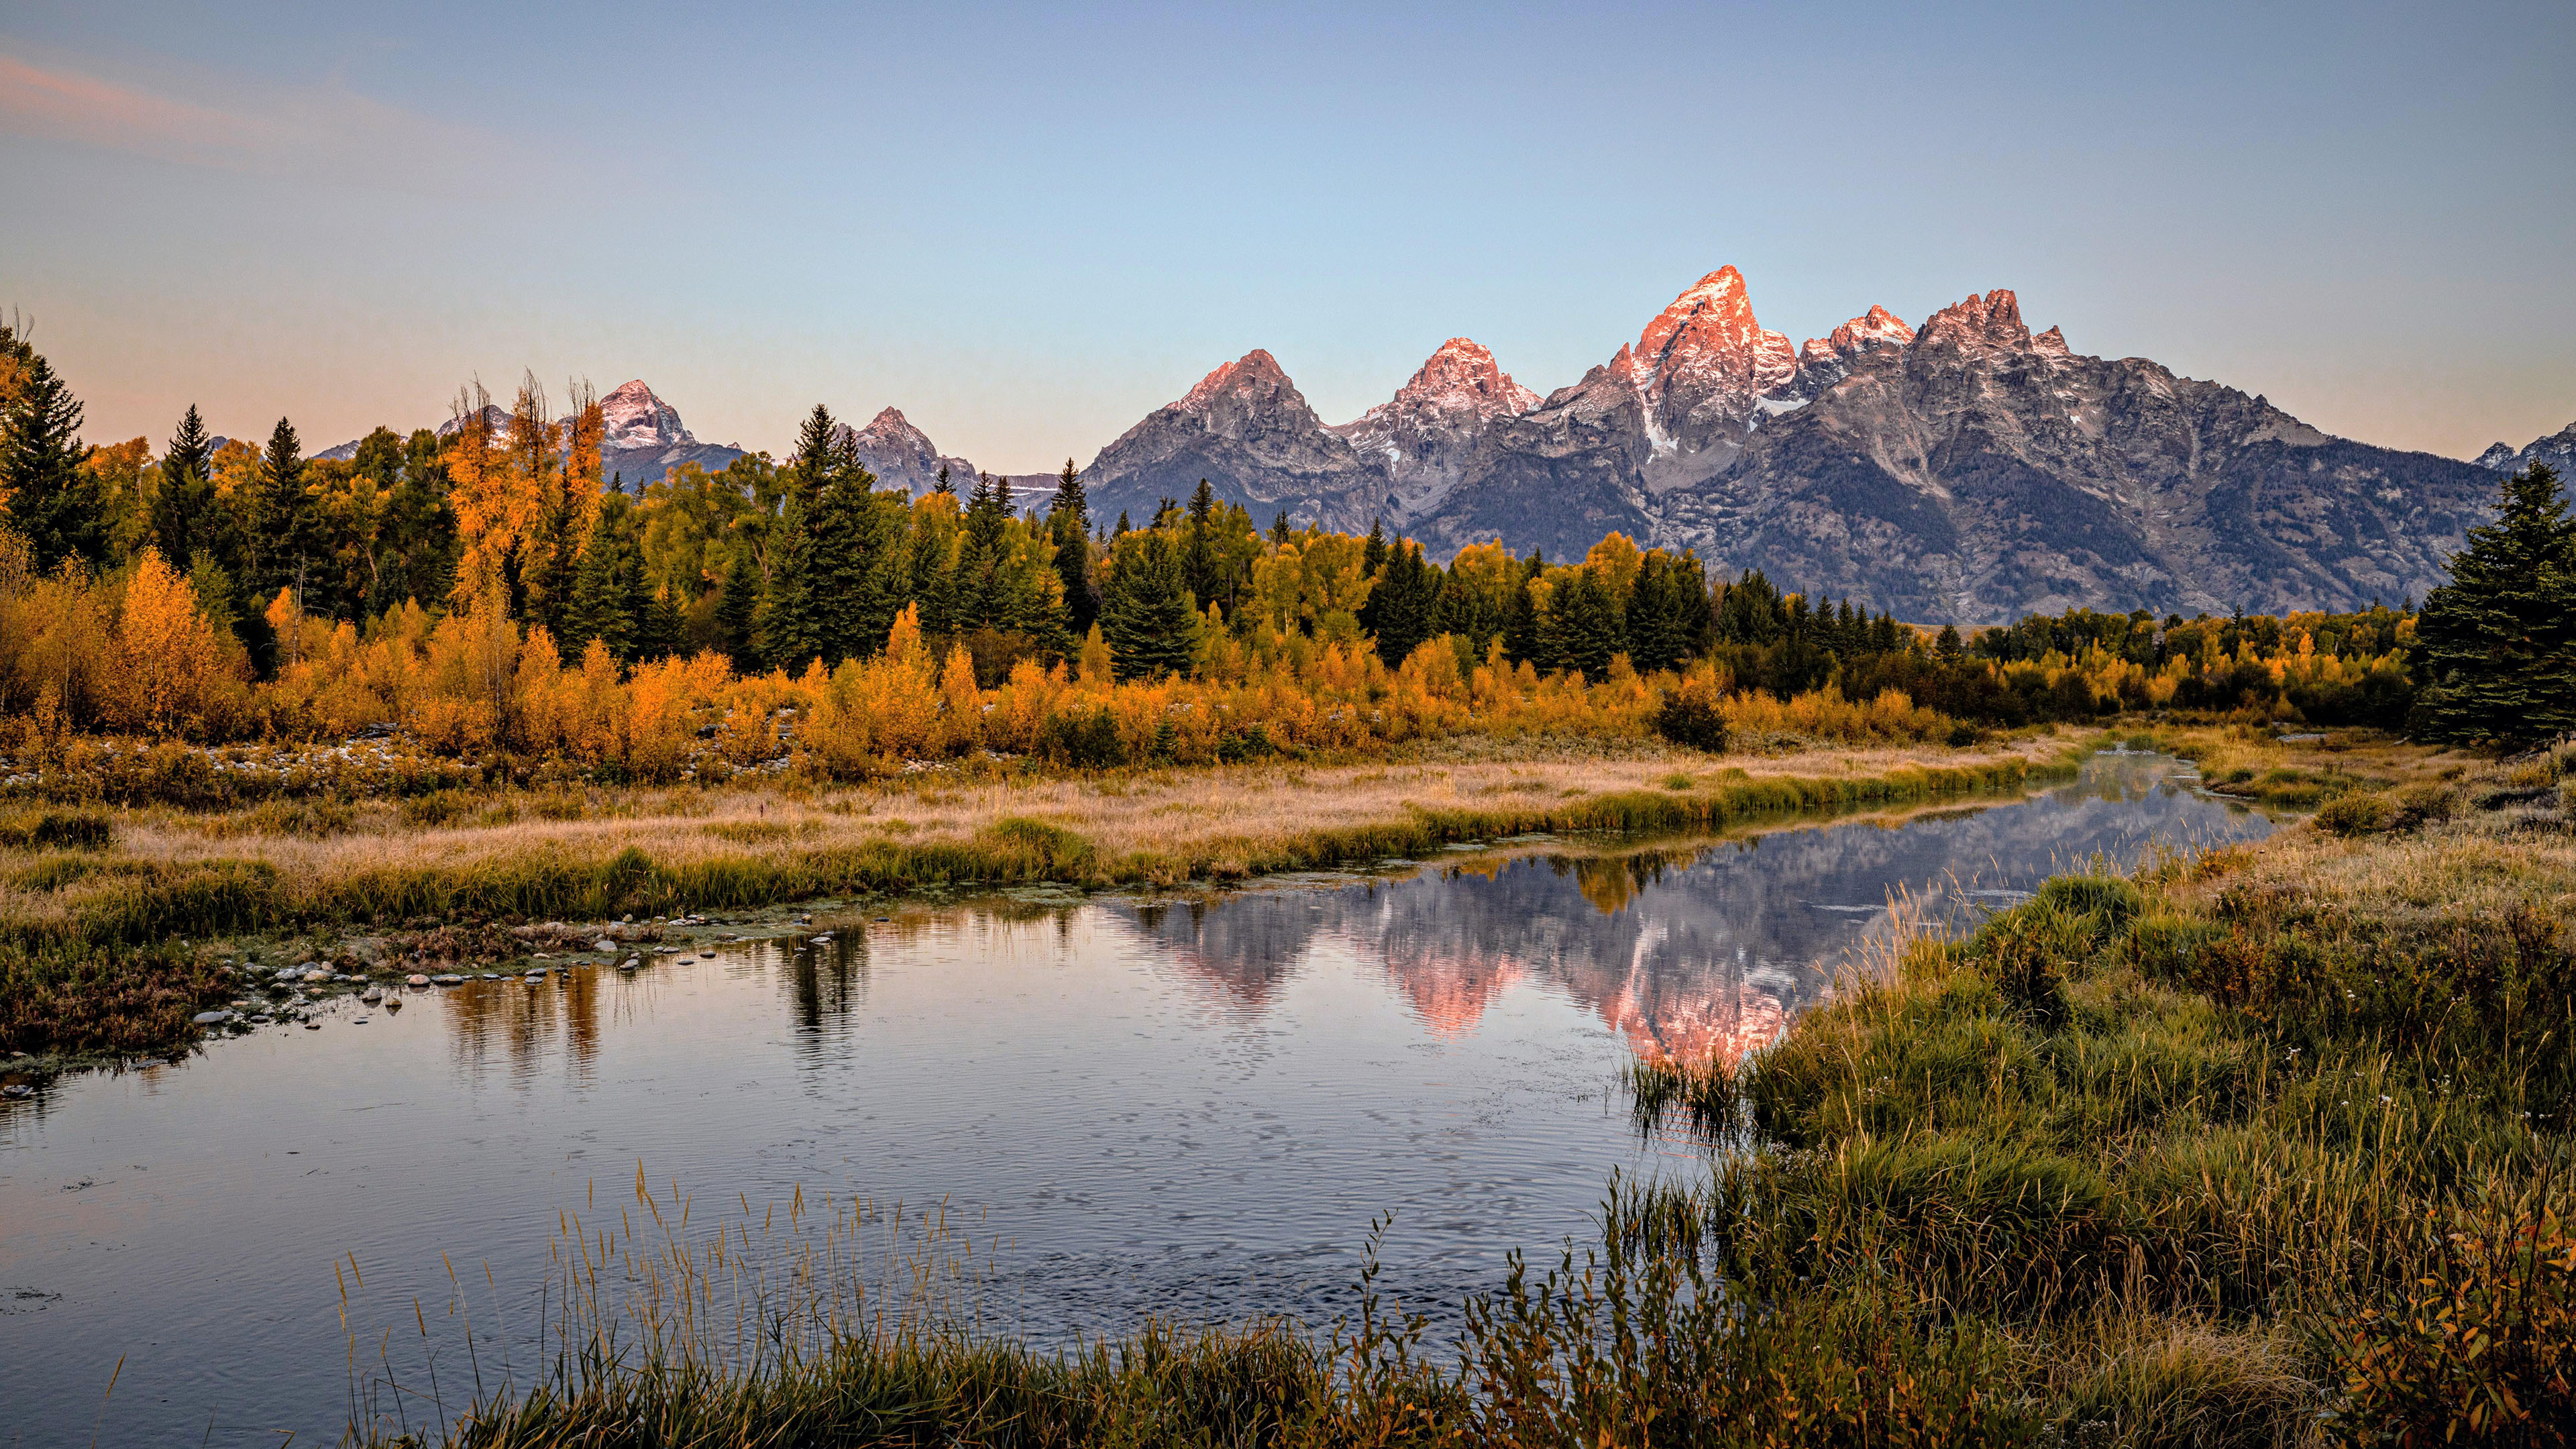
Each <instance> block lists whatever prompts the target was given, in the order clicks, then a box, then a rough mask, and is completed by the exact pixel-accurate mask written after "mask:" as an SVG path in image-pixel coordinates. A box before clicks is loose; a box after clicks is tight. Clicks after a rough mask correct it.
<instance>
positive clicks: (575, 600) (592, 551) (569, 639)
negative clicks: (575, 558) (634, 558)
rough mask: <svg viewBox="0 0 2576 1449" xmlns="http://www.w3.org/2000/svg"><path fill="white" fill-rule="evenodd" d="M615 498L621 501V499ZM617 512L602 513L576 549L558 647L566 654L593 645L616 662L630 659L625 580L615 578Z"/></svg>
mask: <svg viewBox="0 0 2576 1449" xmlns="http://www.w3.org/2000/svg"><path fill="white" fill-rule="evenodd" d="M618 497H619V500H620V501H623V499H624V497H625V495H623V494H620V495H618ZM623 511H624V510H622V509H618V508H616V507H614V506H609V507H602V508H601V509H600V510H599V520H598V522H596V523H593V524H592V525H591V527H590V538H589V539H588V540H587V541H586V542H584V543H583V544H582V549H581V557H580V561H579V562H578V563H576V564H575V565H574V568H573V585H572V599H571V602H570V604H569V606H568V607H567V608H566V609H565V611H564V632H563V639H562V641H561V643H562V647H563V649H564V652H566V653H567V654H578V653H579V652H580V651H581V650H583V649H585V648H588V647H589V645H590V641H591V640H593V639H596V640H598V641H599V642H601V643H602V644H605V645H607V646H608V652H609V653H611V654H613V655H615V656H617V657H618V658H620V659H630V658H633V657H634V653H635V615H634V612H633V607H632V604H631V601H630V598H629V588H628V580H626V579H622V578H620V577H619V576H618V575H619V573H620V569H619V567H618V565H619V564H620V562H621V561H622V560H621V559H620V558H619V553H620V549H619V547H618V544H619V540H618V537H617V531H618V530H617V522H618V515H619V514H620V513H622V512H623ZM635 572H636V573H637V574H638V575H640V574H641V573H642V572H643V571H642V570H641V569H637V570H636V571H635Z"/></svg>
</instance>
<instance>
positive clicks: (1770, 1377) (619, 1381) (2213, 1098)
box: [454, 759, 2576, 1446]
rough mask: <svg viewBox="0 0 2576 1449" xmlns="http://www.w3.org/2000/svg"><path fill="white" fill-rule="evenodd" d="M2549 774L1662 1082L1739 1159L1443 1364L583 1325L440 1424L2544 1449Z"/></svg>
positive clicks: (929, 1335)
mask: <svg viewBox="0 0 2576 1449" xmlns="http://www.w3.org/2000/svg"><path fill="white" fill-rule="evenodd" d="M2571 766H2576V761H2571V760H2568V759H2559V760H2538V761H2522V762H2518V763H2513V764H2509V765H2505V766H2493V767H2480V768H2474V769H2464V770H2463V771H2462V772H2461V773H2460V774H2459V776H2458V777H2456V778H2454V779H2451V780H2442V779H2440V778H2439V770H2438V769H2437V770H2436V771H2435V772H2434V777H2433V778H2432V779H2430V780H2426V779H2414V780H2411V781H2405V780H2392V782H2391V784H2390V787H2389V788H2387V789H2383V790H2377V791H2348V792H2346V794H2345V796H2344V798H2346V799H2353V800H2363V799H2377V800H2380V801H2383V802H2386V803H2387V805H2388V808H2387V809H2385V810H2375V809H2360V808H2355V809H2352V810H2350V811H2347V812H2346V814H2347V815H2348V816H2349V818H2348V819H2345V820H2343V821H2342V822H2340V823H2336V824H2332V825H2331V827H2330V828H2329V827H2320V826H2300V827H2294V828H2291V829H2289V830H2286V831H2283V832H2282V833H2280V834H2278V835H2276V836H2275V837H2273V838H2272V839H2271V840H2269V841H2267V842H2264V843H2262V844H2260V845H2255V846H2249V847H2241V848H2236V849H2231V850H2228V851H2224V852H2220V853H2216V854H2213V855H2210V856H2206V857H2202V858H2199V859H2197V860H2179V859H2178V860H2172V861H2168V862H2165V863H2163V864H2162V865H2160V866H2157V867H2154V868H2151V869H2149V870H2147V871H2145V872H2144V873H2142V874H2141V875H2140V876H2139V877H2137V878H2134V879H2112V878H2104V877H2083V876H2078V877H2067V878H2061V879H2059V880H2057V881H2054V882H2052V883H2051V884H2050V885H2049V886H2048V887H2047V888H2045V889H2044V890H2043V891H2042V892H2041V893H2040V894H2039V895H2038V897H2037V898H2036V899H2034V900H2032V901H2031V902H2029V903H2027V904H2025V905H2022V906H2020V907H2017V908H2015V909H2013V910H2010V911H2007V912H2005V913H2003V914H2001V915H1998V916H1996V917H1994V918H1993V919H1991V920H1990V921H1989V922H1988V923H1987V924H1986V925H1984V926H1983V927H1982V928H1981V929H1980V930H1979V931H1978V932H1977V933H1976V934H1975V935H1974V936H1972V937H1969V938H1967V939H1963V940H1958V941H1952V942H1941V941H1933V940H1919V941H1916V942H1913V943H1910V944H1908V945H1906V946H1905V947H1903V948H1902V949H1901V951H1900V953H1899V954H1898V955H1897V956H1896V957H1895V958H1894V959H1891V960H1888V961H1886V962H1883V963H1880V969H1879V970H1878V971H1877V972H1875V973H1874V974H1871V975H1869V976H1866V977H1864V978H1861V979H1855V980H1853V981H1852V982H1850V983H1848V984H1847V985H1846V987H1845V989H1843V990H1842V991H1840V992H1839V993H1838V994H1837V995H1836V997H1835V998H1834V999H1833V1000H1832V1001H1831V1002H1829V1003H1828V1004H1827V1005H1825V1006H1823V1007H1821V1008H1819V1009H1817V1010H1815V1011H1813V1012H1811V1013H1809V1014H1808V1015H1806V1016H1805V1017H1803V1018H1801V1019H1800V1020H1799V1021H1798V1022H1797V1024H1796V1025H1795V1027H1794V1028H1793V1029H1792V1030H1791V1031H1790V1032H1789V1034H1788V1035H1787V1037H1786V1038H1785V1039H1784V1041H1783V1042H1782V1043H1781V1044H1780V1045H1779V1046H1777V1047H1776V1048H1774V1049H1773V1050H1771V1051H1769V1052H1767V1053H1765V1054H1762V1055H1760V1056H1757V1057H1755V1058H1753V1059H1752V1060H1751V1061H1750V1062H1749V1063H1748V1064H1747V1065H1746V1067H1745V1068H1744V1069H1743V1070H1742V1071H1740V1072H1737V1073H1725V1072H1723V1071H1722V1070H1718V1069H1714V1068H1711V1067H1709V1066H1707V1065H1705V1064H1682V1066H1681V1068H1680V1069H1677V1070H1673V1071H1670V1072H1664V1073H1654V1072H1649V1073H1646V1074H1644V1075H1641V1077H1640V1079H1639V1081H1638V1083H1637V1086H1638V1089H1639V1095H1640V1096H1641V1098H1642V1097H1644V1096H1648V1095H1656V1096H1658V1097H1659V1100H1658V1102H1657V1103H1653V1104H1649V1103H1645V1102H1643V1101H1641V1103H1640V1106H1641V1110H1643V1111H1648V1112H1651V1111H1654V1110H1679V1111H1682V1112H1684V1113H1685V1114H1686V1115H1687V1117H1688V1119H1689V1120H1690V1122H1691V1123H1692V1125H1693V1126H1695V1127H1696V1128H1698V1129H1699V1130H1700V1131H1702V1132H1703V1133H1705V1134H1707V1135H1708V1136H1709V1137H1711V1138H1712V1139H1714V1140H1715V1141H1718V1142H1720V1143H1722V1144H1724V1145H1725V1146H1726V1147H1727V1148H1728V1151H1726V1152H1725V1153H1723V1154H1722V1155H1720V1156H1718V1157H1717V1158H1715V1159H1713V1161H1712V1166H1711V1168H1710V1171H1709V1175H1708V1177H1707V1178H1706V1180H1705V1182H1704V1183H1703V1184H1702V1185H1700V1186H1699V1187H1697V1188H1696V1189H1690V1190H1666V1191H1659V1192H1655V1193H1638V1192H1634V1191H1628V1190H1620V1189H1614V1198H1613V1201H1612V1202H1611V1203H1610V1204H1609V1205H1608V1210H1607V1211H1606V1212H1605V1214H1604V1223H1605V1228H1604V1232H1603V1235H1602V1238H1601V1240H1600V1241H1599V1242H1598V1243H1594V1244H1591V1245H1589V1246H1588V1247H1587V1248H1585V1249H1584V1250H1583V1251H1581V1252H1580V1253H1579V1254H1575V1253H1569V1254H1568V1255H1567V1257H1566V1258H1565V1259H1564V1260H1562V1261H1560V1262H1559V1263H1557V1264H1555V1265H1553V1266H1549V1265H1538V1266H1537V1267H1532V1268H1523V1267H1521V1266H1519V1265H1515V1267H1514V1270H1513V1272H1512V1274H1511V1276H1510V1279H1509V1281H1508V1283H1507V1284H1505V1285H1504V1286H1503V1287H1502V1288H1501V1289H1500V1290H1499V1291H1498V1292H1496V1293H1494V1294H1493V1295H1491V1296H1489V1297H1487V1298H1484V1299H1482V1300H1480V1301H1478V1302H1477V1303H1475V1304H1474V1305H1473V1307H1472V1309H1471V1311H1470V1313H1469V1315H1468V1323H1469V1327H1468V1330H1467V1334H1466V1339H1465V1344H1464V1348H1463V1351H1462V1352H1461V1353H1460V1354H1458V1355H1457V1356H1455V1357H1451V1356H1448V1355H1445V1354H1442V1355H1432V1354H1426V1353H1425V1352H1423V1351H1422V1348H1421V1344H1420V1340H1419V1336H1418V1334H1419V1328H1418V1325H1416V1324H1413V1323H1412V1322H1410V1321H1409V1320H1406V1319H1404V1318H1402V1317H1401V1316H1397V1315H1394V1314H1393V1313H1392V1310H1390V1309H1389V1308H1388V1307H1387V1306H1386V1305H1382V1304H1377V1303H1375V1302H1374V1301H1370V1302H1367V1304H1366V1306H1365V1311H1364V1313H1363V1314H1362V1315H1360V1316H1357V1317H1354V1318H1353V1319H1352V1320H1350V1321H1347V1322H1345V1323H1344V1324H1343V1325H1342V1326H1341V1327H1340V1329H1339V1330H1337V1331H1335V1332H1333V1333H1331V1334H1329V1335H1326V1334H1315V1335H1309V1334H1306V1333H1303V1332H1298V1331H1292V1330H1290V1329H1287V1328H1284V1327H1277V1326H1272V1327H1258V1326H1256V1327H1251V1328H1246V1329H1242V1330H1234V1331H1225V1330H1218V1331H1207V1332H1193V1331H1182V1330H1170V1331H1160V1332H1153V1333H1147V1334H1143V1335H1140V1336H1137V1337H1134V1338H1131V1339H1128V1340H1125V1341H1122V1342H1117V1343H1112V1344H1107V1345H1100V1346H1096V1347H1094V1348H1091V1349H1089V1350H1086V1351H1083V1352H1078V1353H1073V1354H1050V1353H1039V1352H1034V1351H1031V1350H1029V1349H1026V1348H1024V1347H1021V1346H1017V1345H1014V1344H1012V1343H1009V1342H1007V1341H995V1340H993V1339H990V1338H978V1337H973V1336H969V1335H966V1334H964V1333H961V1332H958V1331H956V1330H954V1329H953V1328H947V1327H942V1326H941V1325H940V1323H939V1322H937V1321H935V1320H917V1319H909V1318H902V1317H897V1318H895V1319H892V1320H888V1319H885V1318H874V1319H864V1318H862V1319H848V1320H839V1321H835V1322H832V1323H828V1324H821V1325H819V1329H820V1331H818V1332H817V1333H815V1334H814V1335H812V1336H810V1337H807V1338H803V1339H795V1340H794V1343H795V1345H796V1346H793V1347H790V1348H782V1349H780V1350H778V1351H776V1352H768V1351H764V1352H763V1353H762V1354H761V1355H760V1356H759V1357H757V1358H755V1359H751V1360H745V1359H741V1358H739V1357H730V1358H729V1357H727V1356H725V1355H723V1354H711V1353H703V1352H700V1351H698V1350H696V1349H693V1348H691V1347H689V1345H687V1344H686V1343H684V1342H681V1341H680V1340H676V1339H673V1338H670V1337H667V1336H665V1337H662V1338H651V1337H639V1336H637V1335H636V1334H635V1333H633V1332H631V1331H628V1332H625V1333H624V1335H623V1336H622V1337H621V1338H619V1339H618V1340H616V1341H618V1342H622V1343H624V1344H626V1345H627V1348H626V1349H625V1350H624V1352H623V1353H622V1355H621V1354H618V1353H611V1352H608V1351H605V1350H604V1349H603V1348H602V1345H605V1344H607V1343H609V1342H610V1341H611V1340H610V1339H609V1338H608V1337H606V1336H605V1334H606V1330H607V1329H609V1328H611V1327H614V1326H618V1325H616V1324H614V1323H612V1321H611V1320H613V1319H615V1318H616V1317H617V1313H618V1311H619V1310H615V1309H603V1307H602V1305H600V1304H599V1303H598V1302H597V1301H596V1300H594V1301H593V1302H592V1303H591V1304H590V1305H589V1307H588V1309H587V1310H586V1311H588V1312H590V1313H592V1314H593V1316H592V1317H590V1318H587V1319H585V1320H584V1321H583V1323H582V1324H581V1325H580V1329H581V1331H580V1332H578V1333H577V1332H573V1331H571V1329H570V1328H569V1327H568V1328H567V1331H566V1333H565V1336H564V1347H565V1352H564V1353H563V1354H561V1355H560V1356H559V1357H558V1359H557V1364H558V1368H559V1372H558V1374H557V1376H556V1377H555V1379H554V1380H553V1381H552V1382H551V1383H550V1384H548V1385H547V1386H545V1387H543V1388H541V1389H539V1390H536V1391H534V1392H531V1393H528V1394H525V1395H522V1396H519V1397H516V1398H514V1399H511V1400H509V1401H507V1402H498V1401H496V1402H491V1403H487V1404H486V1405H484V1406H483V1407H482V1408H480V1409H478V1410H476V1411H475V1412H473V1413H470V1414H468V1415H466V1416H464V1417H463V1418H462V1419H461V1420H460V1421H459V1423H458V1424H457V1426H456V1429H455V1435H454V1437H455V1440H456V1442H459V1443H464V1444H473V1445H489V1446H499V1445H530V1446H534V1445H570V1444H584V1445H592V1444H597V1445H639V1446H640V1445H647V1444H650V1445H698V1444H704V1445H715V1444H739V1443H850V1444H876V1443H889V1444H928V1443H951V1442H969V1443H991V1444H1025V1445H1055V1444H1063V1445H1076V1444H1110V1443H1118V1444H1141V1443H1206V1444H1215V1443H1225V1444H1276V1445H1307V1444H1313V1445H1327V1444H1330V1445H1346V1444H1381V1445H1399V1444H1400V1445H1415V1444H1419V1445H1449V1444H1515V1445H1523V1444H1525V1445H1565V1446H1572V1445H1576V1444H1582V1445H1638V1446H1644V1445H1663V1444H1708V1445H1739V1444H1740V1445H1791V1444H1814V1445H1827V1444H1962V1443H1978V1444H2032V1445H2079V1444H2080V1445H2097V1444H2098V1445H2139V1446H2143V1445H2311V1444H2318V1445H2321V1444H2391V1443H2394V1444H2409V1445H2432V1444H2442V1443H2484V1444H2516V1445H2542V1444H2563V1443H2565V1442H2566V1436H2567V1434H2568V1426H2569V1425H2570V1424H2571V1423H2576V1387H2571V1381H2576V1238H2571V1236H2570V1235H2569V1233H2568V1232H2567V1230H2566V1227H2565V1225H2564V1221H2563V1209H2562V1206H2561V1205H2562V1204H2563V1203H2564V1201H2565V1199H2566V1196H2567V1190H2568V1179H2569V1177H2570V1176H2571V1174H2576V1143H2571V1137H2570V1127H2571V1123H2570V1120H2569V1114H2570V1110H2571V1108H2570V1104H2571V1100H2576V813H2571V811H2570V810H2569V808H2568V807H2569V805H2570V803H2571V802H2570V801H2569V800H2568V798H2567V796H2568V792H2567V791H2566V790H2565V789H2564V788H2563V786H2564V785H2565V784H2567V783H2568V782H2569V777H2571V775H2576V769H2571ZM2441 768H2447V766H2445V767H2441ZM2409 792H2412V793H2411V794H2410V793H2409ZM2401 803H2403V807H2404V808H2400V804H2401ZM664 1306H665V1307H667V1306H668V1305H667V1304H666V1305H664ZM647 1316H648V1317H649V1316H650V1315H649V1314H648V1315H647ZM634 1326H635V1325H633V1324H626V1325H624V1327H625V1328H626V1329H628V1330H631V1329H632V1328H633V1327H634ZM585 1334H586V1335H588V1336H587V1337H586V1338H585V1337H584V1335H585ZM791 1337H792V1336H791ZM585 1344H587V1345H588V1347H587V1348H585V1347H584V1345H585Z"/></svg>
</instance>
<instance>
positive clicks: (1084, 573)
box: [1047, 458, 1100, 636]
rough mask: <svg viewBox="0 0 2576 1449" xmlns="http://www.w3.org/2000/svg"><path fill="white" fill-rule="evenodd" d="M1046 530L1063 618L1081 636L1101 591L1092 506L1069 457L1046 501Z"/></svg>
mask: <svg viewBox="0 0 2576 1449" xmlns="http://www.w3.org/2000/svg"><path fill="white" fill-rule="evenodd" d="M1047 532H1048V535H1049V536H1050V537H1052V538H1053V539H1054V540H1055V570H1056V577H1057V578H1058V579H1060V580H1062V581H1063V583H1064V612H1065V622H1066V624H1067V626H1068V627H1069V628H1070V629H1071V630H1072V632H1073V633H1074V634H1075V635H1076V636H1081V635H1083V634H1086V633H1088V632H1089V631H1090V629H1091V623H1092V621H1093V620H1094V619H1096V618H1098V617H1099V616H1100V591H1099V587H1098V585H1097V584H1096V583H1095V582H1094V581H1093V579H1092V576H1091V506H1090V502H1089V500H1088V499H1086V498H1085V497H1084V496H1083V488H1082V475H1081V474H1080V473H1078V472H1076V471H1075V470H1074V466H1073V460H1072V459H1071V458H1067V459H1065V460H1064V471H1063V472H1062V473H1059V474H1057V475H1056V485H1055V497H1054V498H1053V499H1052V500H1050V501H1049V502H1048V504H1047Z"/></svg>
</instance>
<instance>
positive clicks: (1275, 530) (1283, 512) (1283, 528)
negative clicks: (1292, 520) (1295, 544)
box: [1270, 508, 1290, 545]
mask: <svg viewBox="0 0 2576 1449" xmlns="http://www.w3.org/2000/svg"><path fill="white" fill-rule="evenodd" d="M1289 533H1290V530H1289V527H1288V510H1287V509H1285V508H1282V509H1280V510H1279V516H1278V517H1277V518H1274V519H1272V520H1270V541H1271V543H1273V544H1274V545H1275V544H1284V543H1286V542H1287V541H1288V536H1289Z"/></svg>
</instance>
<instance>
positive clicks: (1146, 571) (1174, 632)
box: [1100, 529, 1198, 680]
mask: <svg viewBox="0 0 2576 1449" xmlns="http://www.w3.org/2000/svg"><path fill="white" fill-rule="evenodd" d="M1100 632H1101V635H1102V637H1104V638H1106V639H1107V640H1108V641H1109V659H1110V667H1111V669H1112V670H1113V671H1114V672H1115V673H1116V674H1117V676H1118V678H1120V679H1122V680H1125V679H1157V678H1160V677H1162V676H1163V675H1166V674H1186V673H1188V672H1189V668H1190V662H1191V659H1192V656H1193V654H1194V652H1195V647H1196V644H1197V642H1198V611H1197V610H1196V609H1194V608H1192V607H1191V605H1190V591H1189V588H1188V586H1187V585H1186V584H1185V583H1184V581H1183V580H1182V578H1181V560H1180V554H1179V551H1178V550H1177V549H1175V548H1174V547H1173V546H1172V539H1171V535H1170V534H1168V533H1165V532H1164V531H1162V530H1161V529H1145V530H1142V531H1139V532H1130V533H1128V534H1125V535H1123V536H1121V537H1120V538H1119V540H1118V543H1117V546H1116V548H1115V549H1114V551H1113V552H1112V553H1111V555H1110V565H1109V578H1108V581H1107V583H1106V584H1105V585H1104V586H1103V587H1102V589H1101V597H1100Z"/></svg>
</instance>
